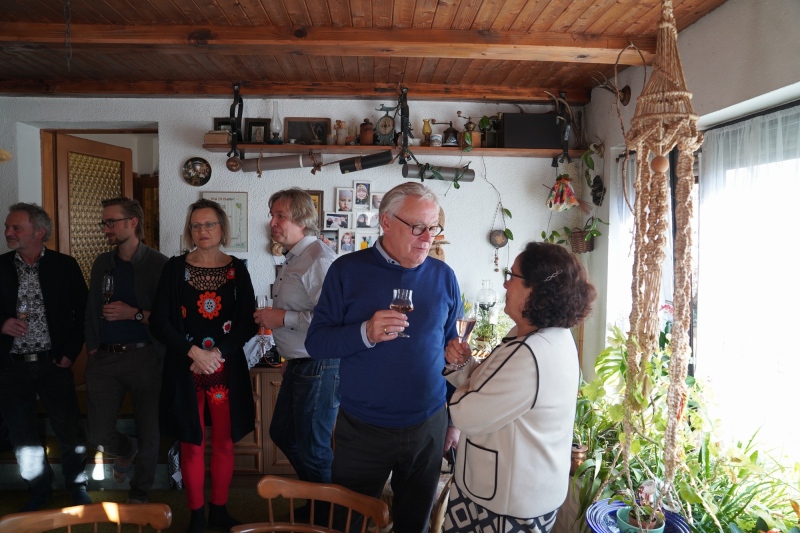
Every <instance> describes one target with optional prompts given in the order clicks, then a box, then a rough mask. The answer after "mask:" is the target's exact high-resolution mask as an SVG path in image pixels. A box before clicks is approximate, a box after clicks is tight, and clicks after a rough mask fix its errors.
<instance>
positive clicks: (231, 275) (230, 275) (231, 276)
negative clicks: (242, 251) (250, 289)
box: [226, 267, 236, 279]
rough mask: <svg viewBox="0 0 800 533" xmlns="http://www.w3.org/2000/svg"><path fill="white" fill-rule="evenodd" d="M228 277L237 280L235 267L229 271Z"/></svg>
mask: <svg viewBox="0 0 800 533" xmlns="http://www.w3.org/2000/svg"><path fill="white" fill-rule="evenodd" d="M226 275H227V277H228V279H236V269H235V268H233V267H230V268H229V269H228V273H227V274H226Z"/></svg>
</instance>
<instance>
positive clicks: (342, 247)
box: [320, 181, 384, 255]
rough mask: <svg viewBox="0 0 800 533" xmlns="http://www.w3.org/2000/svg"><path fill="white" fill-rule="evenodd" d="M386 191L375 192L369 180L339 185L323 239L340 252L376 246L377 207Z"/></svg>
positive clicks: (328, 214) (327, 212)
mask: <svg viewBox="0 0 800 533" xmlns="http://www.w3.org/2000/svg"><path fill="white" fill-rule="evenodd" d="M383 194H384V193H382V192H373V191H372V183H370V182H369V181H354V182H353V186H352V187H336V188H335V189H334V195H333V206H334V208H333V210H332V211H326V212H325V213H324V216H323V225H322V228H320V229H321V233H320V239H321V240H322V241H324V242H325V244H327V245H328V246H330V247H331V249H332V250H333V251H334V252H336V253H337V254H338V255H345V254H349V253H350V252H354V251H356V250H362V249H365V248H370V247H372V246H374V245H375V243H376V242H377V241H378V236H379V235H380V222H379V219H378V209H379V208H380V205H381V200H382V199H383Z"/></svg>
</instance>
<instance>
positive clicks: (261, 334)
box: [256, 295, 272, 360]
mask: <svg viewBox="0 0 800 533" xmlns="http://www.w3.org/2000/svg"><path fill="white" fill-rule="evenodd" d="M271 306H272V305H271V302H270V301H269V298H267V297H266V296H264V295H259V296H256V309H267V308H268V307H271ZM267 335H272V330H270V329H269V328H267V327H266V326H258V347H259V353H260V354H261V359H262V360H263V359H264V358H265V356H266V355H267V352H268V351H269V349H270V348H271V345H270V339H268V338H267Z"/></svg>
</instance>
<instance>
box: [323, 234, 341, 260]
mask: <svg viewBox="0 0 800 533" xmlns="http://www.w3.org/2000/svg"><path fill="white" fill-rule="evenodd" d="M319 240H321V241H322V242H323V243H325V244H327V245H328V247H329V248H330V249H331V250H333V253H335V254H338V253H339V231H338V230H325V231H320V232H319Z"/></svg>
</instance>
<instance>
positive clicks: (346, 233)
mask: <svg viewBox="0 0 800 533" xmlns="http://www.w3.org/2000/svg"><path fill="white" fill-rule="evenodd" d="M355 251H356V232H355V231H353V230H351V229H340V230H339V255H345V254H349V253H350V252H355Z"/></svg>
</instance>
